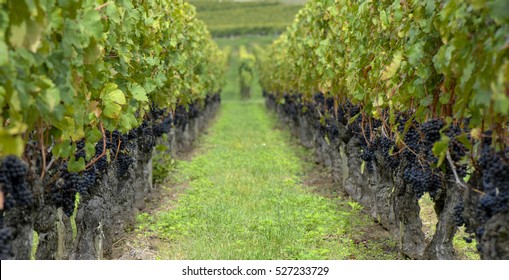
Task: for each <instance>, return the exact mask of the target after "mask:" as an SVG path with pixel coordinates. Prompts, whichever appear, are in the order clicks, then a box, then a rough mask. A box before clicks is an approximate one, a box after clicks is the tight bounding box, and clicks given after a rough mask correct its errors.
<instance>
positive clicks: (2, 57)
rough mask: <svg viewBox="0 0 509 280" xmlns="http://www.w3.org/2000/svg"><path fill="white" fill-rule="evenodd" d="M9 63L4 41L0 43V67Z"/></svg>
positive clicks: (7, 50)
mask: <svg viewBox="0 0 509 280" xmlns="http://www.w3.org/2000/svg"><path fill="white" fill-rule="evenodd" d="M7 63H9V49H8V48H7V44H5V42H4V41H0V66H3V65H6V64H7Z"/></svg>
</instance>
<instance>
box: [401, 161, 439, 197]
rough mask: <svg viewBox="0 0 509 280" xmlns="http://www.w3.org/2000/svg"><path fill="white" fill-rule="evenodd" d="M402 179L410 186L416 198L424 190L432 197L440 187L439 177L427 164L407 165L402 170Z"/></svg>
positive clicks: (422, 193)
mask: <svg viewBox="0 0 509 280" xmlns="http://www.w3.org/2000/svg"><path fill="white" fill-rule="evenodd" d="M403 179H404V180H405V182H407V183H408V184H410V185H411V186H412V188H413V190H414V193H415V195H416V196H417V198H421V197H422V196H423V195H424V193H426V192H428V193H429V194H430V196H431V197H432V198H434V197H435V196H436V195H437V192H438V190H439V189H440V188H441V187H442V180H441V178H440V177H439V176H438V175H437V174H435V173H433V170H431V168H430V167H429V166H420V165H409V166H408V167H407V168H405V171H404V172H403Z"/></svg>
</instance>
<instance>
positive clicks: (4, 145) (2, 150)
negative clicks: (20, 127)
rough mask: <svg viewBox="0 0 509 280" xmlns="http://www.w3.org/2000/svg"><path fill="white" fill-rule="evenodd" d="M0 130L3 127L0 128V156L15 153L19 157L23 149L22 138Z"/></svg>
mask: <svg viewBox="0 0 509 280" xmlns="http://www.w3.org/2000/svg"><path fill="white" fill-rule="evenodd" d="M2 130H3V128H0V156H6V155H16V156H18V157H21V156H22V155H23V151H24V150H25V145H24V141H23V138H21V136H11V135H9V134H6V133H5V131H2Z"/></svg>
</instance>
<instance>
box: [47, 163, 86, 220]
mask: <svg viewBox="0 0 509 280" xmlns="http://www.w3.org/2000/svg"><path fill="white" fill-rule="evenodd" d="M61 170H62V174H63V175H62V177H61V178H60V179H59V180H58V181H56V182H55V183H54V184H53V185H51V187H50V194H51V200H52V201H53V203H54V204H55V206H56V207H57V208H59V207H62V210H63V211H64V213H65V215H66V216H68V217H70V216H71V215H72V214H73V212H74V202H75V198H76V192H77V191H78V190H77V188H78V185H79V184H80V179H81V178H80V175H79V174H78V173H74V172H67V165H66V164H64V165H62V167H61Z"/></svg>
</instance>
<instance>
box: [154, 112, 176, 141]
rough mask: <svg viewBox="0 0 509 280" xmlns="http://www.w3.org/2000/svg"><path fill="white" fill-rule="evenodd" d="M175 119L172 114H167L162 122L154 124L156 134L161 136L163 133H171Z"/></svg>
mask: <svg viewBox="0 0 509 280" xmlns="http://www.w3.org/2000/svg"><path fill="white" fill-rule="evenodd" d="M172 122H173V119H172V118H171V116H170V115H168V116H166V117H165V118H164V119H163V120H162V121H161V122H159V123H156V124H154V128H153V131H154V136H155V137H161V136H162V135H163V134H166V133H169V132H170V130H171V125H172Z"/></svg>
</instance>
